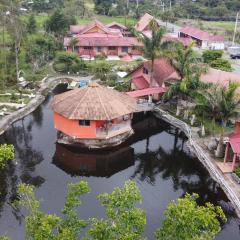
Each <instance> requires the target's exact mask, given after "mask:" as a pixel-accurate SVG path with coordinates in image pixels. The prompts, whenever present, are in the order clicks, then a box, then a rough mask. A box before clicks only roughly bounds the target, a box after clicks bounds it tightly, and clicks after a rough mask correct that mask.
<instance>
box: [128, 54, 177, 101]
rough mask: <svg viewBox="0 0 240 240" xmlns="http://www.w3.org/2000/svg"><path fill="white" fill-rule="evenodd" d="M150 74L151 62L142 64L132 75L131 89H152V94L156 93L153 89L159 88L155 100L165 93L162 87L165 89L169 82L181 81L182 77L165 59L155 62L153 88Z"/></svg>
mask: <svg viewBox="0 0 240 240" xmlns="http://www.w3.org/2000/svg"><path fill="white" fill-rule="evenodd" d="M150 74H151V61H146V62H143V63H142V64H140V65H139V66H138V67H137V68H136V69H135V70H133V71H132V72H131V73H130V76H131V89H132V90H143V89H151V92H152V93H155V92H154V90H153V88H158V90H157V91H158V93H157V94H156V95H155V96H154V98H155V99H159V97H160V96H161V95H162V94H163V93H164V91H165V90H163V89H160V88H161V87H164V88H165V84H166V83H167V82H169V81H170V82H176V81H178V80H180V76H179V75H178V73H177V72H176V70H175V69H174V68H173V66H172V65H171V64H170V62H169V61H168V60H167V59H165V58H161V59H157V60H155V62H154V67H153V79H152V86H150V78H151V76H150Z"/></svg>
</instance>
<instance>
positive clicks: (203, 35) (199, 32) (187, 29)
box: [179, 26, 224, 42]
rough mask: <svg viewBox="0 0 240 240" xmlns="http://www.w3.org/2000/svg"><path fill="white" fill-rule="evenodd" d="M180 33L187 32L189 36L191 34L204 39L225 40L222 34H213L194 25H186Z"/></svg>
mask: <svg viewBox="0 0 240 240" xmlns="http://www.w3.org/2000/svg"><path fill="white" fill-rule="evenodd" d="M179 32H180V33H183V34H186V35H188V36H191V37H193V38H196V39H199V40H202V41H212V42H215V41H220V42H222V41H224V37H222V36H213V35H211V34H210V33H208V32H205V31H203V30H201V29H198V28H195V27H192V26H186V27H183V28H181V29H180V31H179Z"/></svg>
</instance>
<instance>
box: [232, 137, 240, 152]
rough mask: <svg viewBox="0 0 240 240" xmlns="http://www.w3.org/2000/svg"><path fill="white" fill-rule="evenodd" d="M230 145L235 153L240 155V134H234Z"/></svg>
mask: <svg viewBox="0 0 240 240" xmlns="http://www.w3.org/2000/svg"><path fill="white" fill-rule="evenodd" d="M229 143H230V145H231V147H232V150H233V153H237V154H239V153H240V134H239V133H233V134H231V135H230V136H229Z"/></svg>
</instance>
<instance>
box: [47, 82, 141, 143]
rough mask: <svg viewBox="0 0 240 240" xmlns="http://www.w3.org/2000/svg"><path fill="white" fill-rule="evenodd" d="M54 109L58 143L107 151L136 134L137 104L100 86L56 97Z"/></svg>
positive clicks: (78, 89)
mask: <svg viewBox="0 0 240 240" xmlns="http://www.w3.org/2000/svg"><path fill="white" fill-rule="evenodd" d="M51 106H52V109H53V111H54V126H55V128H56V129H57V130H58V131H59V134H58V142H59V143H63V144H78V145H79V144H80V145H82V146H84V147H88V148H104V147H111V146H116V145H119V144H120V143H122V142H123V141H125V140H126V139H127V138H128V137H129V136H130V135H132V134H133V129H132V127H131V120H132V116H133V112H135V111H136V109H137V104H136V100H135V99H134V98H132V97H130V96H128V95H127V94H125V93H120V92H118V91H116V90H113V89H109V88H107V87H104V86H101V85H99V84H97V83H89V85H88V86H85V87H82V88H77V89H74V90H71V91H68V92H65V93H62V94H59V95H56V96H55V97H54V99H53V101H52V104H51Z"/></svg>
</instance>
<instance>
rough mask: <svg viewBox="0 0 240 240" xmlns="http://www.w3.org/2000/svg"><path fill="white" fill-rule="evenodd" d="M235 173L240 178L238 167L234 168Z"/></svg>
mask: <svg viewBox="0 0 240 240" xmlns="http://www.w3.org/2000/svg"><path fill="white" fill-rule="evenodd" d="M235 173H236V175H237V176H238V177H239V178H240V167H238V168H237V169H236V170H235Z"/></svg>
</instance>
